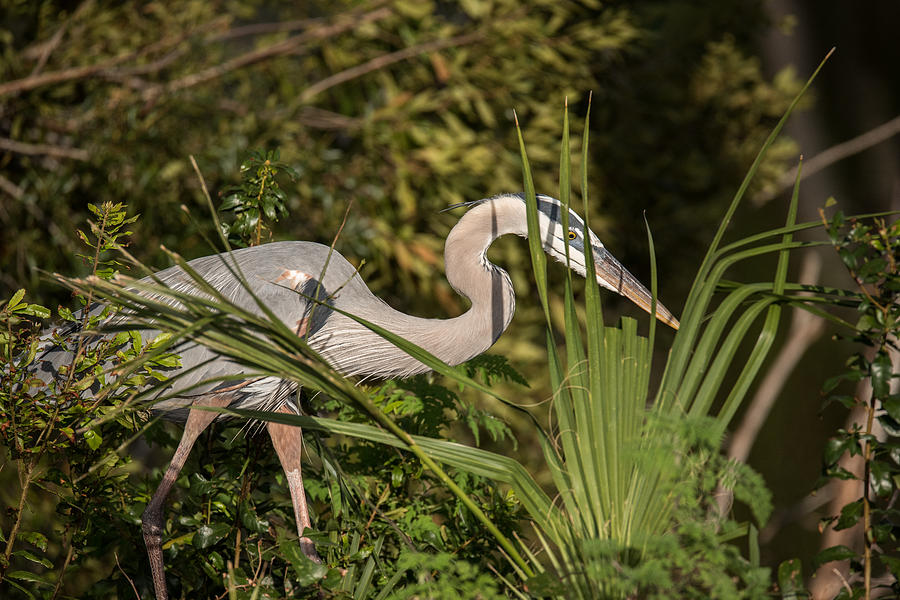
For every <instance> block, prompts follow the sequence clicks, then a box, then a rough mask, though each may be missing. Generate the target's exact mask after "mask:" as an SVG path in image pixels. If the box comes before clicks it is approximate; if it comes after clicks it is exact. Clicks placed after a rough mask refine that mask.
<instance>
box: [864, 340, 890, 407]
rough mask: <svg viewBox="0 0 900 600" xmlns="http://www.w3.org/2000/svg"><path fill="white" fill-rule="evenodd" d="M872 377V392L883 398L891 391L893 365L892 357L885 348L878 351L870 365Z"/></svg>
mask: <svg viewBox="0 0 900 600" xmlns="http://www.w3.org/2000/svg"><path fill="white" fill-rule="evenodd" d="M869 372H870V374H871V377H872V393H873V394H874V395H875V397H876V398H883V397H885V396H887V395H888V394H890V393H891V376H892V375H893V365H892V364H891V357H890V356H888V353H887V352H885V351H884V350H881V351H879V352H878V354H877V355H876V356H875V360H873V361H872V366H871V367H870V371H869Z"/></svg>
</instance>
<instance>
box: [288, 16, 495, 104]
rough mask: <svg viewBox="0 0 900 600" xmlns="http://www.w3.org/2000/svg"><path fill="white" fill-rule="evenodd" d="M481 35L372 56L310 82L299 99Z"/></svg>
mask: <svg viewBox="0 0 900 600" xmlns="http://www.w3.org/2000/svg"><path fill="white" fill-rule="evenodd" d="M482 37H483V34H482V33H481V32H478V31H476V32H474V33H468V34H466V35H460V36H457V37H453V38H448V39H444V40H433V41H431V42H425V43H423V44H418V45H416V46H411V47H409V48H404V49H403V50H397V51H396V52H391V53H390V54H384V55H382V56H379V57H377V58H373V59H372V60H370V61H368V62H365V63H363V64H361V65H357V66H355V67H350V68H349V69H345V70H343V71H341V72H340V73H335V74H334V75H332V76H330V77H326V78H325V79H322V80H321V81H318V82H316V83H314V84H312V85H311V86H309V87H308V88H306V89H305V90H303V93H301V94H300V101H301V102H306V101H308V100H310V99H312V98H313V97H314V96H317V95H318V94H321V93H322V92H324V91H325V90H327V89H329V88H332V87H334V86H336V85H339V84H341V83H346V82H347V81H350V80H351V79H356V78H357V77H361V76H363V75H366V74H367V73H371V72H372V71H377V70H378V69H382V68H384V67H386V66H388V65H392V64H394V63H397V62H400V61H403V60H406V59H408V58H412V57H413V56H416V55H419V54H427V53H429V52H435V51H437V50H443V49H444V48H450V47H454V46H464V45H466V44H472V43H475V42H477V41H478V40H480V39H482Z"/></svg>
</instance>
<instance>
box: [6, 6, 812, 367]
mask: <svg viewBox="0 0 900 600" xmlns="http://www.w3.org/2000/svg"><path fill="white" fill-rule="evenodd" d="M760 4H761V3H759V2H750V3H747V2H723V3H717V4H715V5H713V6H705V5H702V6H701V5H696V4H695V3H690V2H621V3H616V4H614V5H608V4H600V3H595V2H591V1H586V2H570V1H566V2H558V1H556V0H543V1H533V2H529V3H527V4H522V3H521V2H518V1H513V0H497V1H495V2H475V1H469V2H461V3H459V4H453V3H438V2H419V1H418V0H416V1H411V0H406V1H398V2H372V3H348V2H327V3H326V2H304V3H293V2H237V1H233V0H232V1H228V0H220V1H218V2H206V1H202V2H201V1H196V0H194V1H187V2H172V1H164V0H162V1H156V2H149V3H124V4H123V3H115V2H102V1H93V0H87V1H85V2H82V3H77V4H73V3H69V2H52V1H45V2H13V1H7V2H4V3H3V5H2V9H0V16H2V18H0V22H2V23H3V24H4V25H3V29H2V30H0V80H2V81H3V82H4V83H3V84H2V85H0V107H2V112H0V168H2V176H3V178H4V180H3V181H2V183H3V186H2V187H3V191H2V193H3V194H4V201H3V202H2V210H0V225H2V227H3V230H4V232H5V235H4V239H3V240H2V241H0V261H2V264H3V265H4V268H3V269H2V279H0V295H5V296H9V295H10V294H11V292H12V291H13V290H15V289H18V288H19V287H22V286H25V287H27V288H28V289H29V290H30V292H31V293H32V294H34V299H35V300H36V301H39V302H44V303H47V304H54V303H56V302H61V301H65V297H64V295H63V293H62V292H61V291H60V290H59V289H58V288H57V287H55V286H54V285H53V284H51V283H48V282H46V281H44V280H42V279H41V278H40V275H39V273H38V271H36V270H35V268H39V269H44V270H46V271H50V272H52V271H60V272H66V273H76V272H78V269H83V268H84V267H83V266H81V265H79V264H78V262H77V261H76V259H74V258H73V256H74V254H75V252H74V250H75V249H76V246H75V245H76V244H77V241H76V240H75V239H74V238H73V237H72V236H71V231H73V230H74V228H75V227H76V226H77V224H79V223H80V222H81V221H82V220H83V218H84V217H85V215H86V211H87V208H86V206H87V203H88V202H93V203H94V204H99V203H101V202H104V201H114V202H118V201H127V202H128V203H129V205H130V206H132V208H133V209H134V210H135V211H136V212H138V213H140V214H141V215H142V218H143V222H144V224H145V226H144V228H143V230H142V231H141V232H140V235H139V236H138V238H137V239H136V243H135V247H134V248H132V250H133V251H134V252H135V253H136V254H137V256H138V257H139V258H141V259H146V260H147V261H149V263H150V264H156V265H157V266H159V267H164V266H168V265H167V259H166V258H165V257H164V255H163V254H162V253H161V252H160V251H159V245H160V244H164V245H166V246H167V247H169V248H173V249H176V250H177V251H178V252H179V253H181V254H182V255H184V256H186V257H188V258H191V257H194V256H200V255H204V254H208V253H209V252H210V248H209V247H208V246H207V244H206V242H204V241H203V240H202V238H201V237H200V236H199V235H197V233H198V232H197V231H196V227H197V225H195V224H193V223H191V222H190V221H189V220H188V219H186V218H185V216H184V215H183V214H182V212H181V211H179V210H177V208H178V207H179V206H180V205H181V204H185V205H187V206H188V207H189V208H192V209H194V210H195V212H198V213H199V216H200V218H198V219H197V222H198V223H200V224H201V225H199V226H200V227H204V228H207V227H209V224H208V220H207V219H205V218H203V217H204V215H205V211H206V208H205V204H204V203H203V202H202V200H201V198H202V196H201V194H200V193H199V183H198V181H197V178H196V177H195V175H194V173H193V171H192V169H191V168H190V165H189V162H188V156H189V155H194V156H195V157H196V158H197V161H198V163H199V165H200V169H201V171H202V173H203V175H204V177H206V179H207V181H208V183H209V186H210V189H211V190H212V193H213V194H214V195H216V194H217V193H220V192H219V190H226V189H227V188H228V187H229V186H231V185H235V184H238V175H237V174H238V173H239V169H238V166H239V164H240V163H241V161H242V159H243V157H244V156H245V154H246V152H247V150H248V149H249V148H257V147H269V148H274V147H277V148H279V149H280V150H281V160H282V161H283V162H284V163H286V164H288V165H291V167H293V168H294V169H295V170H296V171H297V173H298V175H299V178H298V180H297V182H296V183H294V184H290V185H285V187H284V188H283V190H284V192H285V204H286V206H287V208H288V209H290V210H292V211H293V213H292V214H293V216H292V217H291V218H290V219H288V220H283V221H281V222H280V223H279V224H278V226H277V228H276V230H275V234H274V235H275V237H276V238H287V239H309V240H317V241H324V242H330V241H331V239H332V238H333V236H334V234H335V233H336V232H337V229H338V226H339V224H340V221H341V219H342V217H343V214H344V210H345V209H346V207H347V204H348V202H349V201H350V200H351V199H352V200H353V202H354V204H353V207H352V212H351V214H350V217H349V219H348V223H347V226H346V228H345V229H344V233H343V236H342V239H341V240H340V241H339V244H338V249H339V250H340V251H341V252H342V253H343V254H345V255H346V256H348V257H351V258H352V259H365V260H366V263H367V267H366V269H365V272H364V276H365V277H366V280H367V281H368V282H369V284H370V286H371V287H372V288H373V290H374V291H375V292H376V293H378V294H379V295H381V296H382V297H384V298H385V299H386V300H388V301H389V302H390V303H392V304H394V305H395V306H397V307H398V308H400V309H403V310H406V311H410V312H414V313H417V314H422V315H423V316H437V315H444V314H446V313H448V312H455V311H459V310H460V309H461V308H462V307H461V306H460V304H461V303H460V301H459V299H458V298H457V297H456V296H455V294H454V293H453V292H452V290H451V289H450V288H449V286H448V285H447V283H446V282H445V281H444V280H443V278H442V277H440V276H438V274H439V273H440V272H441V267H442V261H441V250H442V244H443V242H442V240H443V236H444V235H445V234H446V232H447V231H448V229H449V227H450V226H451V225H452V223H453V222H454V216H453V215H451V214H440V213H439V212H438V211H439V210H440V209H442V208H444V207H446V206H447V205H448V204H451V203H454V202H460V201H464V200H474V199H478V198H482V197H485V196H488V195H492V194H496V193H500V192H505V191H518V190H519V189H521V178H520V172H519V163H518V157H517V155H516V152H515V148H516V141H515V133H514V128H513V123H512V110H513V109H515V110H516V112H517V114H518V116H519V119H520V120H521V121H522V123H523V125H524V126H525V127H526V128H527V130H528V135H529V147H530V151H531V159H532V165H533V167H534V170H535V172H536V173H538V176H537V177H538V179H537V182H536V185H537V188H538V189H539V190H554V189H556V182H555V181H554V178H553V176H552V175H551V173H553V172H555V170H554V169H549V168H546V167H550V166H554V165H555V163H556V160H557V156H558V154H557V151H556V138H557V136H558V114H559V106H560V105H561V104H562V101H563V98H564V97H568V98H569V102H570V105H572V106H573V107H574V108H575V110H576V111H578V106H579V105H581V106H583V102H585V101H586V98H587V94H588V92H589V91H591V90H592V91H593V93H594V103H593V105H594V117H593V119H592V123H593V125H592V127H593V129H594V131H593V132H592V156H593V157H595V158H593V159H592V165H591V183H592V186H593V189H594V190H599V191H598V192H596V194H597V196H599V197H598V198H595V200H596V201H595V202H594V206H595V207H597V210H598V211H599V212H600V213H601V214H602V216H600V215H598V216H595V218H594V219H593V221H592V222H593V223H594V226H595V229H596V230H598V232H599V233H600V234H601V237H603V238H604V240H605V241H606V243H607V244H608V245H609V246H610V247H611V248H612V249H613V251H614V252H615V253H616V254H617V255H618V256H619V258H620V259H621V260H623V261H624V262H625V264H630V265H633V267H634V268H633V270H634V271H636V274H637V275H638V276H641V275H643V274H644V273H645V272H646V270H645V268H644V265H645V264H646V249H645V242H644V240H645V236H644V235H643V232H642V230H641V223H640V221H641V219H640V211H641V210H643V209H647V210H648V217H649V219H650V223H651V225H652V226H653V227H654V229H655V231H656V232H657V244H658V246H659V248H660V256H661V265H660V268H661V272H662V273H665V274H667V279H668V280H670V281H673V282H674V281H677V279H678V275H679V272H677V271H676V269H678V268H684V269H685V270H686V271H687V272H690V269H691V268H692V267H693V264H694V263H693V261H691V260H689V259H690V257H691V256H692V255H693V256H698V254H699V248H702V245H703V242H704V241H705V240H706V239H707V238H708V234H707V232H708V231H710V230H711V229H712V226H713V223H714V222H715V220H716V218H717V216H718V212H717V210H718V209H716V208H713V207H717V206H721V205H722V201H723V199H724V198H726V197H729V196H730V195H731V193H732V191H733V189H734V188H735V187H736V183H737V182H738V181H739V180H740V177H741V175H742V174H743V173H744V172H745V170H746V167H747V165H748V164H749V162H750V161H751V160H752V157H753V155H754V154H755V151H756V149H757V148H758V147H759V146H760V143H761V141H762V139H763V138H764V137H765V135H766V133H767V131H768V128H769V126H770V125H771V119H772V118H773V117H775V116H777V115H780V114H781V113H782V112H783V110H784V108H785V107H786V104H787V102H788V100H789V99H790V97H791V96H792V94H793V93H794V92H796V90H797V87H798V84H797V81H796V80H795V79H794V78H793V76H792V75H791V74H790V73H788V72H785V73H783V74H781V75H779V76H778V77H777V78H776V79H775V80H774V81H767V80H766V79H765V78H764V77H763V76H762V74H761V71H760V67H759V62H758V60H757V59H755V58H752V57H751V56H749V55H748V53H747V50H746V48H747V46H748V44H750V43H752V41H753V39H754V36H755V35H756V34H757V33H758V32H759V31H760V30H761V29H762V28H763V27H765V26H766V21H765V18H764V16H763V13H762V10H761V8H760ZM4 140H5V141H4ZM789 150H790V143H781V145H780V146H778V147H776V148H775V149H773V152H771V153H770V157H771V158H770V159H769V160H768V161H767V163H766V164H765V165H763V168H762V177H761V178H759V179H758V181H759V184H760V185H763V184H765V182H766V181H767V180H768V178H771V177H774V176H775V175H777V174H779V173H780V172H781V171H782V165H783V161H784V159H785V152H786V151H789ZM573 151H574V157H573V159H574V160H575V164H578V152H579V149H578V148H574V147H573ZM225 193H227V192H225ZM206 233H212V232H211V231H207V232H206ZM695 244H697V245H696V246H695ZM676 249H677V252H675V251H674V250H676ZM494 252H495V253H496V254H497V255H498V258H497V262H498V263H501V264H503V265H504V266H509V268H510V270H511V275H512V277H513V280H514V282H515V283H516V286H517V288H518V291H519V292H520V293H522V292H525V291H526V290H528V289H529V288H530V285H529V284H528V283H527V278H526V277H525V275H524V273H525V271H524V265H525V263H526V261H524V260H522V258H523V257H524V253H523V248H521V247H512V246H510V245H501V247H500V248H497V249H495V250H494ZM674 255H677V256H679V257H680V258H681V260H680V261H679V263H680V264H679V265H676V263H675V261H672V260H670V258H669V257H671V256H674ZM685 291H686V290H685V287H683V286H682V284H677V283H672V284H667V285H664V286H663V287H662V289H661V296H662V297H663V298H672V297H673V295H674V296H676V297H677V296H678V295H682V294H684V293H685ZM434 300H436V302H435V301H434ZM670 303H672V302H671V301H670ZM536 317H537V313H536V311H535V310H534V309H533V308H530V307H529V306H528V305H523V306H522V307H520V319H519V321H520V323H521V326H520V328H519V330H520V331H521V332H523V334H524V337H525V338H527V339H532V338H535V336H537V333H538V329H537V328H536V327H531V326H528V325H527V323H531V322H534V321H535V319H536ZM535 339H540V338H535ZM514 345H516V346H518V349H517V350H516V352H514V353H513V355H516V354H518V355H519V356H521V357H523V358H526V357H528V356H529V355H532V354H533V353H534V346H533V345H531V344H524V345H523V344H513V343H512V342H508V343H507V345H506V346H505V347H501V348H505V349H511V348H512V347H513V346H514Z"/></svg>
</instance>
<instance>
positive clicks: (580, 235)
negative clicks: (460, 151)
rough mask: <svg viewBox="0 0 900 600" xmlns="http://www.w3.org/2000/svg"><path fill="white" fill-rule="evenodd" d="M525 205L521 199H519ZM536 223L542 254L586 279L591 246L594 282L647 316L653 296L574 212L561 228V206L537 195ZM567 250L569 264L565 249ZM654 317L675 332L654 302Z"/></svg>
mask: <svg viewBox="0 0 900 600" xmlns="http://www.w3.org/2000/svg"><path fill="white" fill-rule="evenodd" d="M520 197H521V199H522V201H523V203H524V200H525V198H524V196H520ZM537 207H538V222H539V227H540V231H541V243H542V245H543V247H544V251H545V252H546V253H547V254H549V255H550V256H552V257H553V258H555V259H556V260H558V261H559V262H561V263H562V264H564V265H567V266H568V267H569V268H570V269H572V270H573V271H575V272H576V273H578V274H579V275H581V276H582V277H585V276H586V275H587V267H586V265H587V258H586V256H585V252H586V248H587V246H588V245H590V248H591V249H592V250H593V256H594V275H595V277H596V278H597V283H599V284H600V285H602V286H603V287H605V288H607V289H609V290H612V291H614V292H616V293H617V294H620V295H622V296H625V297H626V298H628V299H629V300H631V301H632V302H634V303H635V304H637V305H638V306H640V307H641V308H643V309H644V310H646V311H647V312H648V313H649V312H650V303H651V299H652V296H651V294H650V290H648V289H647V288H646V287H644V285H643V284H641V282H640V281H638V280H637V278H636V277H635V276H634V275H632V274H631V273H629V272H628V270H627V269H626V268H625V267H623V266H622V264H621V263H620V262H619V261H618V260H616V258H615V257H614V256H613V255H612V254H610V252H609V251H608V250H607V249H606V248H605V247H604V246H603V242H601V241H600V238H598V237H597V235H596V234H595V233H594V232H593V231H591V230H590V229H587V227H585V225H584V220H582V218H581V217H580V216H578V214H577V213H575V211H573V210H571V209H570V210H569V211H568V212H569V223H568V229H566V228H564V227H563V219H562V211H563V206H562V203H561V202H560V201H559V200H557V199H556V198H551V197H550V196H544V195H543V194H538V196H537ZM567 246H568V248H569V256H568V262H567V259H566V247H567ZM656 318H658V319H659V320H660V321H662V322H663V323H665V324H666V325H669V326H670V327H672V328H674V329H678V326H679V324H678V320H677V319H676V318H675V317H674V315H672V313H671V312H670V311H669V310H668V309H667V308H666V307H665V306H663V305H662V303H660V302H657V303H656Z"/></svg>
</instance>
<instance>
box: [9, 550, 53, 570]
mask: <svg viewBox="0 0 900 600" xmlns="http://www.w3.org/2000/svg"><path fill="white" fill-rule="evenodd" d="M12 555H13V556H18V557H20V558H24V559H25V560H29V561H31V562H33V563H37V564H39V565H41V566H42V567H44V568H46V569H52V568H53V563H52V562H50V561H49V560H48V559H46V558H44V557H41V556H35V555H34V554H32V553H31V552H29V551H28V550H16V551H15V552H13V553H12Z"/></svg>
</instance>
